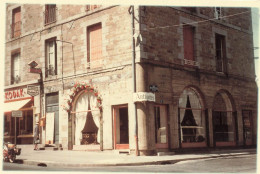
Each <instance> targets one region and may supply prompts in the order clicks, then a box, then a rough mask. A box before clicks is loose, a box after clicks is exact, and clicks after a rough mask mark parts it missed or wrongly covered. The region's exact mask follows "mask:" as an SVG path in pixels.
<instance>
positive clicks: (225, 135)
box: [212, 91, 238, 146]
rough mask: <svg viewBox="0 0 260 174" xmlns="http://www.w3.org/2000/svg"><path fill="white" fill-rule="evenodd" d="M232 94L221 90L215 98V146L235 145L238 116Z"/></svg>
mask: <svg viewBox="0 0 260 174" xmlns="http://www.w3.org/2000/svg"><path fill="white" fill-rule="evenodd" d="M234 110H235V109H234V104H233V99H232V97H231V95H230V94H229V93H228V92H226V91H219V92H218V93H217V94H216V96H215V98H214V105H213V112H212V125H213V142H214V146H235V145H236V142H237V140H238V137H237V134H238V133H237V118H236V112H235V111H234Z"/></svg>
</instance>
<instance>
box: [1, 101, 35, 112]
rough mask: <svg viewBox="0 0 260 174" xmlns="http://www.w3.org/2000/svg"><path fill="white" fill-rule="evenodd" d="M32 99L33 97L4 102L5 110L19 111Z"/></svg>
mask: <svg viewBox="0 0 260 174" xmlns="http://www.w3.org/2000/svg"><path fill="white" fill-rule="evenodd" d="M30 101H31V99H25V100H19V101H14V102H8V103H4V112H11V111H17V110H19V109H21V108H22V107H23V106H24V105H26V104H27V103H28V102H30Z"/></svg>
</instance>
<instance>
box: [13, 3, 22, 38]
mask: <svg viewBox="0 0 260 174" xmlns="http://www.w3.org/2000/svg"><path fill="white" fill-rule="evenodd" d="M12 32H13V34H12V35H13V37H18V36H20V35H21V8H20V7H19V8H16V9H14V10H13V19H12Z"/></svg>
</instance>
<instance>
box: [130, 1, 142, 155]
mask: <svg viewBox="0 0 260 174" xmlns="http://www.w3.org/2000/svg"><path fill="white" fill-rule="evenodd" d="M131 9H132V11H131ZM128 12H129V14H131V15H132V30H133V35H132V37H133V40H132V46H133V52H132V79H133V83H132V84H133V93H135V92H136V76H135V38H134V34H135V24H134V17H135V16H134V6H133V5H132V6H130V7H129V9H128ZM133 107H134V109H133V110H134V138H135V155H136V156H139V150H138V135H137V114H136V104H135V102H133Z"/></svg>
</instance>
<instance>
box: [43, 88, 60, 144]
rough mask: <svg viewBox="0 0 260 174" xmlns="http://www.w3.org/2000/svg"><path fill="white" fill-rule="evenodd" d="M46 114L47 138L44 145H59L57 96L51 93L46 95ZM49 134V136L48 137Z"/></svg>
mask: <svg viewBox="0 0 260 174" xmlns="http://www.w3.org/2000/svg"><path fill="white" fill-rule="evenodd" d="M46 113H47V119H48V120H49V121H47V123H51V125H48V124H46V127H47V131H46V132H47V133H46V136H47V137H48V138H47V139H46V140H47V141H46V144H59V94H58V93H51V94H47V95H46ZM52 117H53V118H52ZM50 134H51V135H50Z"/></svg>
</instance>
